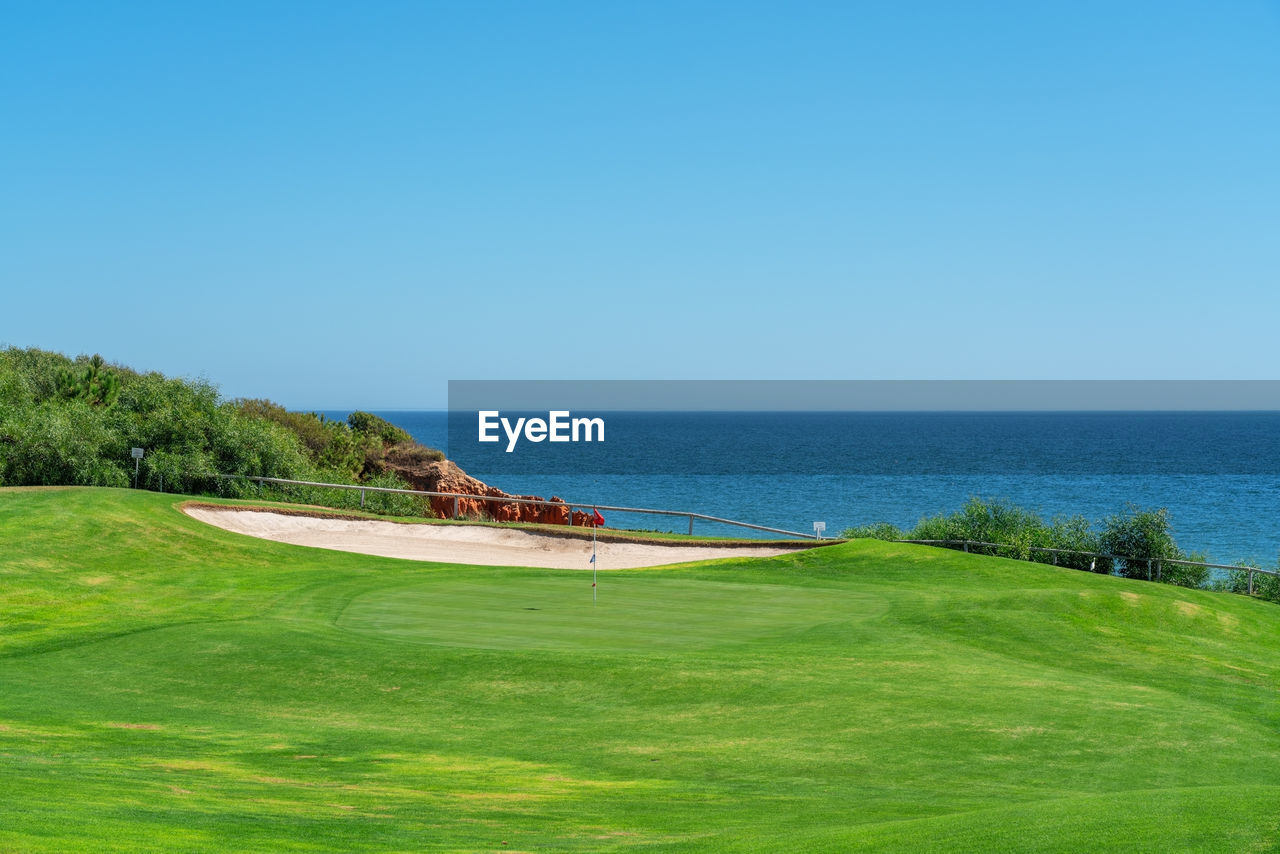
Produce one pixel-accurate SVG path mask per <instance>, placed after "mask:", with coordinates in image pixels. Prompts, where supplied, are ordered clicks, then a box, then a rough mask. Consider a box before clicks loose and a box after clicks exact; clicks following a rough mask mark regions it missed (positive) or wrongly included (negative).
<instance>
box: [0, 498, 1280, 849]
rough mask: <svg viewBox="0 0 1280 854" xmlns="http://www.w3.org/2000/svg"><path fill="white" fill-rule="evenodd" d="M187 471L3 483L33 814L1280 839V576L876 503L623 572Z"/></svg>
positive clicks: (3, 838)
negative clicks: (255, 499) (890, 530)
mask: <svg viewBox="0 0 1280 854" xmlns="http://www.w3.org/2000/svg"><path fill="white" fill-rule="evenodd" d="M179 500H180V499H178V498H175V497H174V496H164V495H155V494H151V493H142V492H131V491H118V490H94V489H67V490H0V542H2V543H3V544H4V549H3V553H2V554H0V851H10V850H12V851H57V852H64V851H148V850H153V851H224V850H261V851H284V850H292V851H331V850H342V851H349V850H371V851H428V850H448V851H492V850H568V851H610V850H627V851H630V850H643V851H707V850H710V851H744V852H745V851H760V852H773V851H783V850H787V851H792V850H794V851H821V850H829V851H911V852H916V851H973V850H1001V851H1003V850H1010V851H1064V852H1065V851H1072V852H1075V851H1097V850H1124V851H1135V850H1137V851H1152V852H1167V851H1229V852H1236V851H1274V850H1280V809H1277V802H1278V801H1280V702H1278V701H1280V694H1278V692H1277V688H1278V687H1280V608H1277V607H1276V606H1275V605H1271V604H1267V603H1262V602H1257V601H1252V600H1249V599H1246V598H1244V597H1239V596H1229V595H1223V594H1212V593H1207V592H1201V591H1190V590H1183V589H1178V588H1172V587H1167V586H1164V585H1155V584H1146V583H1143V582H1137V581H1126V580H1122V579H1113V578H1107V577H1101V576H1096V575H1092V574H1089V573H1084V572H1076V571H1072V570H1063V569H1056V568H1054V567H1049V566H1042V565H1034V564H1027V563H1021V562H1016V561H1011V560H1003V559H999V558H989V557H980V556H972V555H965V554H963V553H956V552H948V551H940V550H934V549H928V548H924V547H916V546H905V545H894V544H889V543H882V542H872V541H855V542H851V543H847V544H844V545H838V546H830V547H826V548H822V549H816V550H813V551H810V552H801V553H795V554H790V555H786V556H783V557H779V558H772V559H757V560H749V561H748V560H719V561H713V562H708V563H704V564H695V565H686V566H683V567H677V568H663V569H649V570H636V571H625V572H609V573H601V574H600V583H601V586H600V599H599V602H598V603H597V604H596V605H594V606H593V605H592V603H591V588H590V580H591V576H590V573H587V572H562V571H554V570H532V569H519V568H487V567H463V566H447V565H438V564H421V563H414V562H410V561H398V560H391V559H383V558H373V557H363V556H360V555H352V554H346V553H339V552H327V551H322V550H314V549H303V548H298V547H293V546H288V545H283V544H277V543H270V542H266V541H260V540H254V539H250V538H245V537H240V536H236V535H234V534H230V533H227V532H224V531H221V530H218V529H214V528H211V527H208V526H204V525H202V524H200V523H198V522H196V521H194V520H191V519H188V518H187V517H185V516H183V515H182V514H180V513H179V512H177V510H176V509H175V508H176V505H177V503H178V502H179ZM532 609H536V610H532Z"/></svg>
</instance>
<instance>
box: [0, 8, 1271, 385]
mask: <svg viewBox="0 0 1280 854" xmlns="http://www.w3.org/2000/svg"><path fill="white" fill-rule="evenodd" d="M4 19H5V24H4V27H3V28H0V115H2V116H3V117H4V118H3V130H2V131H0V163H2V164H3V186H2V188H0V196H2V197H3V203H2V204H0V292H2V293H3V303H2V307H0V343H6V344H12V345H19V346H39V347H43V348H47V349H53V350H60V351H63V352H68V353H72V354H74V353H78V352H94V351H100V352H101V353H102V354H103V355H104V356H106V357H108V358H109V359H112V360H115V361H120V362H124V363H126V364H129V365H132V366H134V367H136V368H140V369H154V370H160V371H164V372H166V373H171V374H181V375H204V376H207V377H208V378H210V379H212V380H213V381H214V382H216V383H218V384H219V386H220V387H221V389H222V391H223V393H224V394H226V395H228V396H266V397H271V398H274V399H276V400H278V401H280V402H282V403H285V404H286V405H289V406H292V407H308V408H309V407H334V408H339V407H366V408H436V407H440V406H443V405H444V403H445V393H446V381H447V380H448V379H478V378H501V379H534V378H538V379H552V378H601V379H635V378H646V379H654V378H726V379H778V378H802V379H868V378H884V379H901V378H906V379H971V378H982V379H1027V378H1030V379H1035V378H1074V379H1111V378H1181V379H1206V378H1240V379H1253V378H1276V376H1277V368H1276V366H1277V358H1276V357H1277V340H1280V335H1278V331H1277V328H1276V327H1277V321H1278V320H1280V2H1276V1H1275V0H1271V2H1251V0H1238V2H1236V1H1235V0H1233V2H1221V0H1215V2H1178V0H1160V2H1113V0H1108V2H1080V0H1069V2H1066V1H1065V0H1064V2H1056V0H1053V1H1052V2H1034V3H1026V2H1007V3H983V2H975V3H955V2H875V3H871V2H866V3H859V2H851V1H850V2H831V3H802V2H786V3H783V2H778V3H773V4H752V3H745V2H743V3H697V2H679V3H657V2H653V3H602V2H583V3H509V4H505V3H502V4H500V3H484V2H477V3H454V2H450V3H427V2H403V3H396V2H378V3H371V4H353V3H321V2H306V3H301V2H300V3H286V2H269V3H262V2H253V3H236V2H220V3H207V4H203V5H200V6H197V5H196V4H189V3H165V2H149V3H127V2H119V3H82V4H75V3H64V2H56V0H51V2H47V3H22V4H19V3H10V4H6V5H5V10H4Z"/></svg>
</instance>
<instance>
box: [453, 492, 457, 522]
mask: <svg viewBox="0 0 1280 854" xmlns="http://www.w3.org/2000/svg"><path fill="white" fill-rule="evenodd" d="M453 518H454V519H457V518H458V496H456V495H455V496H453Z"/></svg>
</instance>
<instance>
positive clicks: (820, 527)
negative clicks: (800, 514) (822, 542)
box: [813, 522, 827, 539]
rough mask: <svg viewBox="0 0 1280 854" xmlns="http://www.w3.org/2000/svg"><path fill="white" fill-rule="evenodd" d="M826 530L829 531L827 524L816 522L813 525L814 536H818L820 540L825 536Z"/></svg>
mask: <svg viewBox="0 0 1280 854" xmlns="http://www.w3.org/2000/svg"><path fill="white" fill-rule="evenodd" d="M826 530H827V523H826V522H814V523H813V534H814V536H816V537H817V538H818V539H822V535H823V533H824V532H825V531H826Z"/></svg>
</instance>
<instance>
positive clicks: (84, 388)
mask: <svg viewBox="0 0 1280 854" xmlns="http://www.w3.org/2000/svg"><path fill="white" fill-rule="evenodd" d="M105 365H106V362H105V361H104V360H103V358H102V356H101V355H99V354H97V353H94V354H93V358H92V359H90V360H89V362H88V364H86V365H85V367H84V370H83V371H81V372H80V373H79V374H78V375H77V374H76V372H75V371H73V370H71V369H70V368H63V369H62V370H60V371H59V372H58V392H59V393H60V394H61V395H62V396H63V397H67V398H72V399H75V400H83V401H84V402H86V403H88V404H89V405H90V406H101V407H104V408H106V407H110V406H111V405H112V404H113V403H115V402H116V399H117V398H119V397H120V377H119V376H118V375H117V374H116V372H115V371H108V370H103V368H104V367H105Z"/></svg>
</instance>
